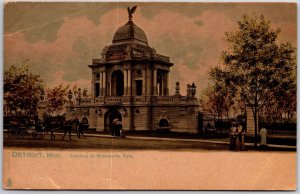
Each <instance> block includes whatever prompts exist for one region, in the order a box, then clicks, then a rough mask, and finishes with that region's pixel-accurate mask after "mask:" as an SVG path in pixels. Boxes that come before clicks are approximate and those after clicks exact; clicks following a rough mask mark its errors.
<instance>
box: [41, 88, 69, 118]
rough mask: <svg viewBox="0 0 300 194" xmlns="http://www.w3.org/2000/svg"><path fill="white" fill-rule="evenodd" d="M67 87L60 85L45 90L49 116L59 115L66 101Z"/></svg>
mask: <svg viewBox="0 0 300 194" xmlns="http://www.w3.org/2000/svg"><path fill="white" fill-rule="evenodd" d="M68 89H69V86H66V87H65V86H63V85H62V84H60V85H59V86H57V87H54V88H52V89H50V88H49V89H47V98H46V99H47V110H48V112H49V113H50V115H52V116H53V114H55V113H56V114H57V115H59V114H60V112H61V111H63V110H64V108H65V103H66V102H67V101H68V99H67V92H68Z"/></svg>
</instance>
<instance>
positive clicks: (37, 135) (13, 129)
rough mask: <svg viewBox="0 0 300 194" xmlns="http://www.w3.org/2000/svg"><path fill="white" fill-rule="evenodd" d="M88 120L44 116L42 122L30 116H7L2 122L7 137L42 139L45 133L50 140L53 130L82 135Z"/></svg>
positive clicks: (52, 137)
mask: <svg viewBox="0 0 300 194" xmlns="http://www.w3.org/2000/svg"><path fill="white" fill-rule="evenodd" d="M88 127H89V125H88V120H87V119H86V118H83V119H82V121H81V122H79V120H78V119H72V120H65V119H64V118H50V117H49V118H46V119H44V122H42V121H41V120H40V119H37V118H35V119H32V118H24V117H23V118H17V117H14V118H9V119H6V120H5V122H4V132H5V133H6V134H7V136H8V138H19V139H22V138H25V137H30V136H31V137H32V138H33V139H44V138H45V136H46V135H47V134H50V135H51V140H53V139H55V134H54V133H55V132H58V131H61V132H65V133H64V136H65V135H66V132H69V137H70V139H71V131H74V132H76V134H77V136H78V137H79V138H80V135H82V136H83V132H85V131H86V130H87V129H88Z"/></svg>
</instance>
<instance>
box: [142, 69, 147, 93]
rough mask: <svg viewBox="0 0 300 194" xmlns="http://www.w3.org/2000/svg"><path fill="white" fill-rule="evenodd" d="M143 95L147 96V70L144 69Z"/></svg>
mask: <svg viewBox="0 0 300 194" xmlns="http://www.w3.org/2000/svg"><path fill="white" fill-rule="evenodd" d="M142 89H143V93H142V95H143V96H145V95H146V68H143V88H142Z"/></svg>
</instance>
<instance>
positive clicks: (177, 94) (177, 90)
mask: <svg viewBox="0 0 300 194" xmlns="http://www.w3.org/2000/svg"><path fill="white" fill-rule="evenodd" d="M175 95H176V96H180V82H176V87H175Z"/></svg>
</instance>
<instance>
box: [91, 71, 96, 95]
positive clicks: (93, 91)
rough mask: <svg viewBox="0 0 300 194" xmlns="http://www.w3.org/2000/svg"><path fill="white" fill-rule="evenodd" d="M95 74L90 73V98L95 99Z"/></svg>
mask: <svg viewBox="0 0 300 194" xmlns="http://www.w3.org/2000/svg"><path fill="white" fill-rule="evenodd" d="M95 90H96V88H95V73H92V98H95Z"/></svg>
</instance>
